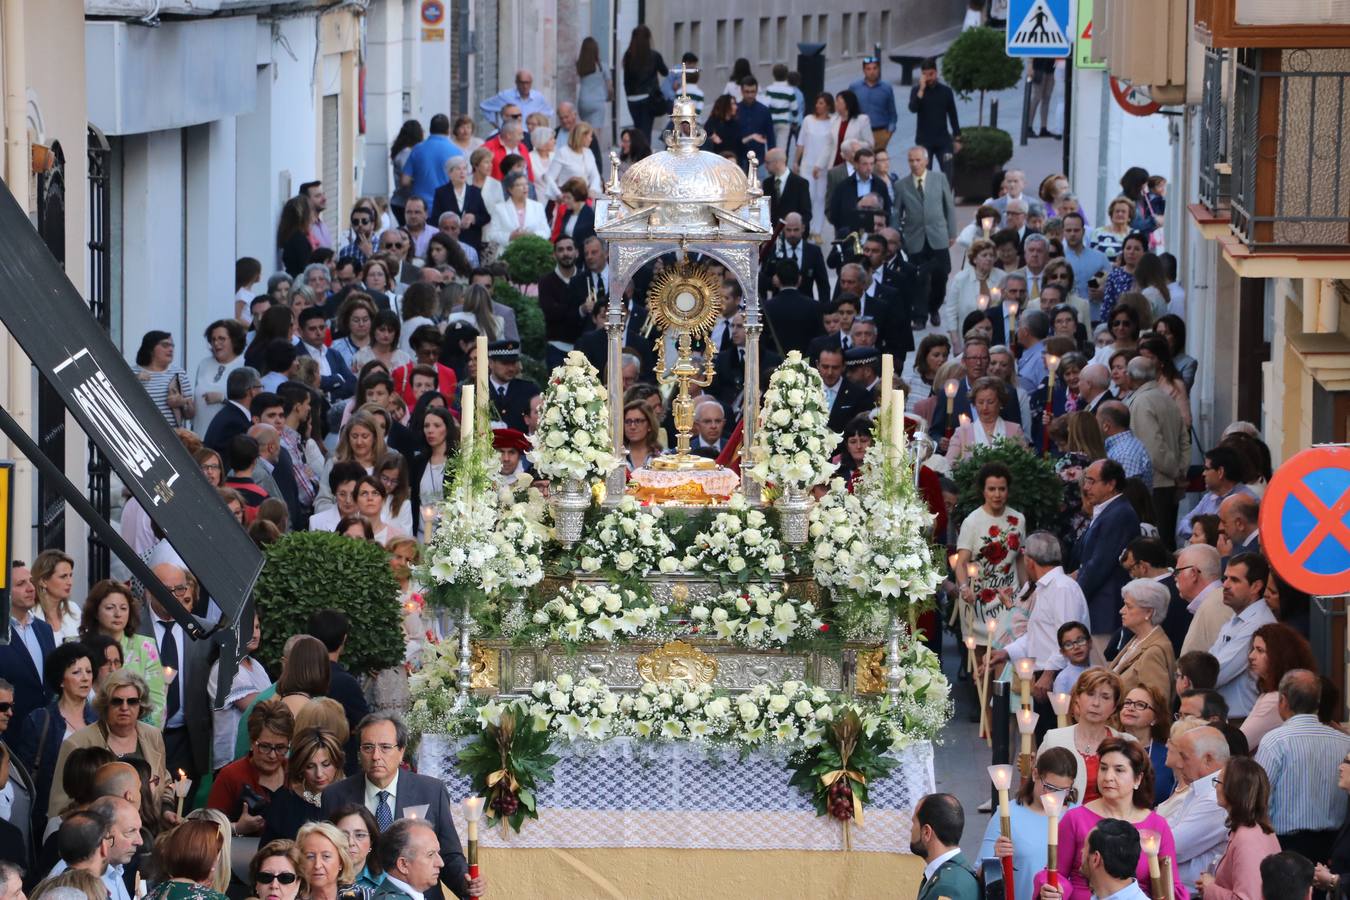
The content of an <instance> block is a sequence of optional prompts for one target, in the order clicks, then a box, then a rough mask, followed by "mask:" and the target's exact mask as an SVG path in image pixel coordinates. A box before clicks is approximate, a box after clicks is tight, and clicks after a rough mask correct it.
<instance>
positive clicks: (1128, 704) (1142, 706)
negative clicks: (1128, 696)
mask: <svg viewBox="0 0 1350 900" xmlns="http://www.w3.org/2000/svg"><path fill="white" fill-rule="evenodd" d="M1120 708H1121V709H1137V710H1140V711H1141V712H1142V711H1143V710H1146V709H1152V708H1153V707H1152V706H1151V705H1149V704H1148V703H1147V702H1145V701H1143V700H1126V701H1125V702H1124V703H1122V704H1120Z"/></svg>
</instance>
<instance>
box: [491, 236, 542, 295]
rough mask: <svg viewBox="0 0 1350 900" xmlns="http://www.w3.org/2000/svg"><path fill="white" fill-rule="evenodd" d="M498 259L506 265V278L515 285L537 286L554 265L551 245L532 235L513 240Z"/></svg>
mask: <svg viewBox="0 0 1350 900" xmlns="http://www.w3.org/2000/svg"><path fill="white" fill-rule="evenodd" d="M498 258H499V259H500V260H501V261H502V262H504V263H506V272H507V277H508V278H510V279H511V281H513V282H514V283H516V284H538V283H539V280H540V279H541V278H543V277H544V276H545V275H547V274H548V273H549V272H552V271H553V267H554V265H556V263H555V262H554V260H553V244H552V243H550V242H549V241H548V240H547V239H545V238H541V237H539V236H538V235H534V234H523V235H521V236H520V237H518V238H515V239H514V240H512V241H511V242H510V243H509V244H507V245H506V249H504V250H503V251H502V253H501V256H500V257H498Z"/></svg>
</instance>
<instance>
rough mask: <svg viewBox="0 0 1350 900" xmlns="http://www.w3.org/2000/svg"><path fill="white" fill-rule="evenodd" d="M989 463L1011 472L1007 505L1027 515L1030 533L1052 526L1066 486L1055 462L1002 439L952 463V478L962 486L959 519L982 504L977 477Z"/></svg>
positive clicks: (957, 505) (957, 508)
mask: <svg viewBox="0 0 1350 900" xmlns="http://www.w3.org/2000/svg"><path fill="white" fill-rule="evenodd" d="M989 462H1001V463H1003V464H1004V465H1005V466H1007V467H1008V471H1010V472H1011V473H1012V484H1011V485H1009V487H1008V505H1009V506H1011V507H1012V508H1013V509H1015V510H1017V511H1018V512H1020V513H1021V514H1022V515H1024V516H1026V519H1027V533H1028V534H1030V533H1031V532H1033V531H1035V530H1036V529H1037V528H1049V527H1051V526H1053V524H1054V519H1055V516H1056V515H1058V514H1059V509H1060V505H1061V504H1062V503H1063V501H1064V485H1063V483H1062V482H1061V481H1060V480H1059V476H1058V475H1056V474H1055V466H1054V463H1052V462H1051V461H1050V460H1049V459H1046V458H1044V457H1042V456H1040V455H1039V454H1036V453H1032V452H1031V451H1030V450H1028V449H1027V448H1025V447H1023V446H1022V445H1021V444H1018V443H1016V442H1014V441H1007V440H1001V439H1000V440H997V441H995V442H994V443H992V444H979V445H977V446H976V447H975V448H974V449H972V450H971V452H970V454H969V455H967V456H965V457H963V458H962V459H961V461H960V462H958V463H957V464H956V465H954V466H952V471H951V479H952V481H954V482H956V483H957V484H959V485H961V495H960V496H959V497H958V498H957V501H956V516H957V519H956V521H957V522H958V523H959V522H961V521H962V520H964V519H965V517H966V516H968V515H970V513H971V512H972V511H973V510H974V509H976V508H977V507H979V506H981V505H983V503H984V497H982V496H981V495H980V486H979V484H978V483H977V482H976V480H975V476H976V474H977V473H978V472H979V471H980V467H981V466H983V465H984V464H985V463H989Z"/></svg>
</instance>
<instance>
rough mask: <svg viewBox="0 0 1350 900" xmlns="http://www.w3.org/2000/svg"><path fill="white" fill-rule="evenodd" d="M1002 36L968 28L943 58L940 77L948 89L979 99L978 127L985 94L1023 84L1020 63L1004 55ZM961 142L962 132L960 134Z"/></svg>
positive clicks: (980, 29) (994, 31)
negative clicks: (978, 97)
mask: <svg viewBox="0 0 1350 900" xmlns="http://www.w3.org/2000/svg"><path fill="white" fill-rule="evenodd" d="M1003 42H1004V37H1003V32H1002V31H998V30H996V29H993V28H971V29H970V30H968V31H963V32H961V35H960V37H958V38H957V39H956V40H954V41H952V44H951V46H950V47H948V48H947V52H946V53H943V54H942V77H943V79H944V80H946V82H947V84H948V85H950V86H951V89H952V90H954V91H956V93H957V94H959V95H960V96H961V99H963V100H968V99H970V95H971V94H975V93H978V94H979V95H980V119H979V123H978V124H980V125H983V124H984V95H985V92H986V91H1006V90H1007V89H1008V88H1012V87H1017V84H1018V82H1020V81H1021V80H1022V69H1023V63H1022V61H1021V60H1019V59H1013V58H1012V57H1010V56H1008V54H1007V53H1006V52H1004V48H1003ZM961 138H962V141H963V142H964V140H965V132H964V131H963V132H962V133H961Z"/></svg>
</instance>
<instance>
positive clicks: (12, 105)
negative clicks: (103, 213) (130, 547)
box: [0, 0, 34, 559]
mask: <svg viewBox="0 0 1350 900" xmlns="http://www.w3.org/2000/svg"><path fill="white" fill-rule="evenodd" d="M23 4H24V0H4V11H3V19H2V20H0V46H2V47H3V51H2V52H3V53H4V57H5V59H4V79H5V182H6V183H7V184H8V186H9V189H10V191H11V193H13V194H14V196H15V198H17V199H18V201H19V203H21V204H22V205H23V207H24V209H27V208H28V203H29V197H28V179H29V174H30V169H31V164H30V162H29V151H28V116H27V105H28V102H27V99H26V96H27V91H26V84H27V77H26V76H25V74H24V70H25V57H24V38H23V34H24V27H23ZM0 372H5V373H7V374H8V378H7V381H8V382H9V383H8V385H7V387H6V388H5V390H4V391H2V392H0V397H3V399H4V401H5V408H6V409H8V410H9V411H10V413H11V414H12V415H13V416H14V418H15V419H16V420H17V421H18V422H19V424H20V425H21V426H23V428H24V430H25V431H27V432H28V433H29V434H32V432H33V367H32V364H31V363H29V361H28V357H27V356H26V355H25V354H24V352H23V350H22V349H20V348H19V345H18V344H17V343H16V342H15V341H14V339H13V338H12V337H10V336H9V334H8V332H5V336H4V340H3V341H0ZM0 446H3V447H4V448H5V452H6V453H7V454H8V455H11V456H12V455H14V454H13V450H12V449H10V444H9V441H8V440H5V441H2V442H0ZM15 463H16V465H15V477H14V521H13V522H12V523H11V528H10V534H11V535H13V536H14V555H15V556H16V557H18V558H21V559H23V558H27V559H31V558H32V554H31V553H30V552H29V549H30V548H31V547H32V541H33V478H34V475H33V465H32V463H30V462H28V461H27V460H26V459H23V458H17V459H16V460H15Z"/></svg>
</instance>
